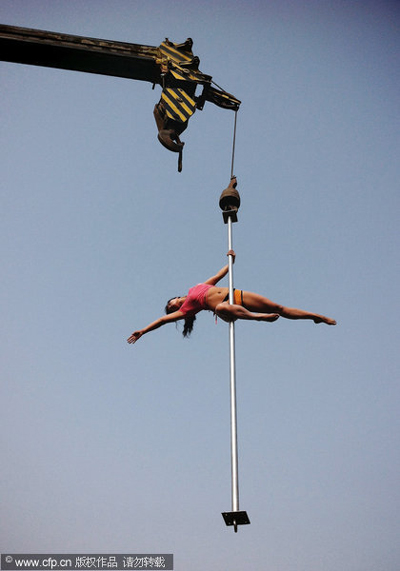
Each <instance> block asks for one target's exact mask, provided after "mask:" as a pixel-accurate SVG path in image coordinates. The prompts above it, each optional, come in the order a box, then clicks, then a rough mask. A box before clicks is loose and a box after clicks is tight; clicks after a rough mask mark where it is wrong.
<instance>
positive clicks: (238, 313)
mask: <svg viewBox="0 0 400 571" xmlns="http://www.w3.org/2000/svg"><path fill="white" fill-rule="evenodd" d="M214 311H215V313H216V315H218V317H220V318H221V319H223V320H224V321H236V319H247V320H251V321H276V320H277V319H278V318H279V315H278V314H277V313H265V312H262V313H252V312H250V311H249V310H248V309H246V308H244V307H242V306H241V305H235V304H232V305H231V304H230V303H228V302H227V301H223V302H222V303H219V304H218V305H217V307H216V308H215V310H214Z"/></svg>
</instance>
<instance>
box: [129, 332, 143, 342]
mask: <svg viewBox="0 0 400 571" xmlns="http://www.w3.org/2000/svg"><path fill="white" fill-rule="evenodd" d="M142 335H143V333H142V332H141V331H134V332H133V333H132V335H131V336H130V337H128V339H127V341H128V343H130V344H131V345H133V344H134V343H136V341H137V340H138V339H140V338H141V336H142Z"/></svg>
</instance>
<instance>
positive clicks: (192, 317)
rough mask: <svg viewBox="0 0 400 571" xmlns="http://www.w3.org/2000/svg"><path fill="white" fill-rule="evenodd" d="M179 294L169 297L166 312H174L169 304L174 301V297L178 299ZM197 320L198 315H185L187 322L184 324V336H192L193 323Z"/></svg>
mask: <svg viewBox="0 0 400 571" xmlns="http://www.w3.org/2000/svg"><path fill="white" fill-rule="evenodd" d="M177 297H179V296H177V295H176V296H175V297H171V299H169V300H168V301H167V305H166V306H165V313H167V314H168V313H173V310H172V309H169V307H168V305H169V302H170V301H172V300H173V299H176V298H177ZM195 321H196V316H195V315H187V316H186V317H185V323H184V324H183V331H182V335H183V336H184V337H190V334H191V332H192V331H193V325H194V322H195Z"/></svg>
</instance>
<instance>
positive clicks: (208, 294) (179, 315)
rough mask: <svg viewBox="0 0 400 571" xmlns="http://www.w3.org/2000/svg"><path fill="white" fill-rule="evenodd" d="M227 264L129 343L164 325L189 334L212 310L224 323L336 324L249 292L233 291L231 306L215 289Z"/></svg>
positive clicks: (225, 294)
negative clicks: (201, 316)
mask: <svg viewBox="0 0 400 571" xmlns="http://www.w3.org/2000/svg"><path fill="white" fill-rule="evenodd" d="M227 255H228V256H229V255H231V256H232V258H233V261H235V252H234V251H233V250H229V252H228V254H227ZM228 267H229V266H228V265H226V266H224V267H223V268H222V269H221V270H220V271H219V272H218V273H217V274H216V275H215V276H212V277H211V278H209V279H208V280H207V281H206V282H204V283H202V284H198V285H197V286H195V287H192V288H191V289H190V290H189V292H188V294H187V295H185V296H183V297H173V298H172V299H170V300H169V301H168V302H167V305H166V307H165V313H166V315H163V316H162V317H160V318H159V319H156V321H153V323H150V325H148V326H147V327H144V328H143V329H140V330H138V331H134V333H132V335H131V336H130V337H129V338H128V343H136V341H137V340H138V339H140V337H142V335H144V334H145V333H149V332H150V331H153V330H154V329H158V327H161V326H162V325H165V324H166V323H172V322H175V321H179V320H180V319H184V320H185V324H184V328H183V336H184V337H187V336H188V335H190V333H191V331H192V329H193V322H194V320H195V319H196V315H195V314H196V313H198V312H199V311H202V310H203V309H208V310H210V311H213V312H214V313H215V315H217V316H218V317H220V318H221V319H223V320H224V321H236V319H248V320H254V321H276V320H277V319H278V318H279V317H286V319H311V320H312V321H314V323H326V324H327V325H336V321H335V320H334V319H330V318H329V317H325V316H324V315H319V314H318V313H311V312H309V311H303V310H302V309H295V308H292V307H284V306H283V305H279V304H277V303H274V302H273V301H270V300H269V299H267V298H266V297H263V296H262V295H259V294H257V293H251V292H249V291H242V290H235V291H234V302H235V303H234V304H232V305H231V304H230V303H229V301H228V299H229V289H228V288H227V287H218V286H216V284H217V283H218V282H219V281H220V280H222V278H223V277H224V276H226V274H227V273H228Z"/></svg>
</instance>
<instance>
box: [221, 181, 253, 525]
mask: <svg viewBox="0 0 400 571" xmlns="http://www.w3.org/2000/svg"><path fill="white" fill-rule="evenodd" d="M219 206H220V208H221V210H222V211H223V213H222V216H223V219H224V223H225V224H227V225H228V250H229V251H231V250H233V248H232V223H233V222H237V211H238V209H239V206H240V196H239V192H238V191H237V190H236V177H234V176H232V177H231V182H230V183H229V186H228V188H226V189H225V190H224V191H223V192H222V194H221V197H220V199H219ZM228 273H229V275H228V278H229V303H230V304H231V305H233V304H234V303H235V299H234V291H233V256H232V255H231V254H229V256H228ZM229 345H230V355H229V357H230V358H229V368H230V388H231V471H232V511H231V512H223V513H222V516H223V518H224V520H225V523H226V525H233V528H234V530H235V532H236V531H237V529H238V525H244V524H249V523H250V520H249V516H248V515H247V512H245V511H239V476H238V450H237V429H236V371H235V323H234V321H229Z"/></svg>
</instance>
